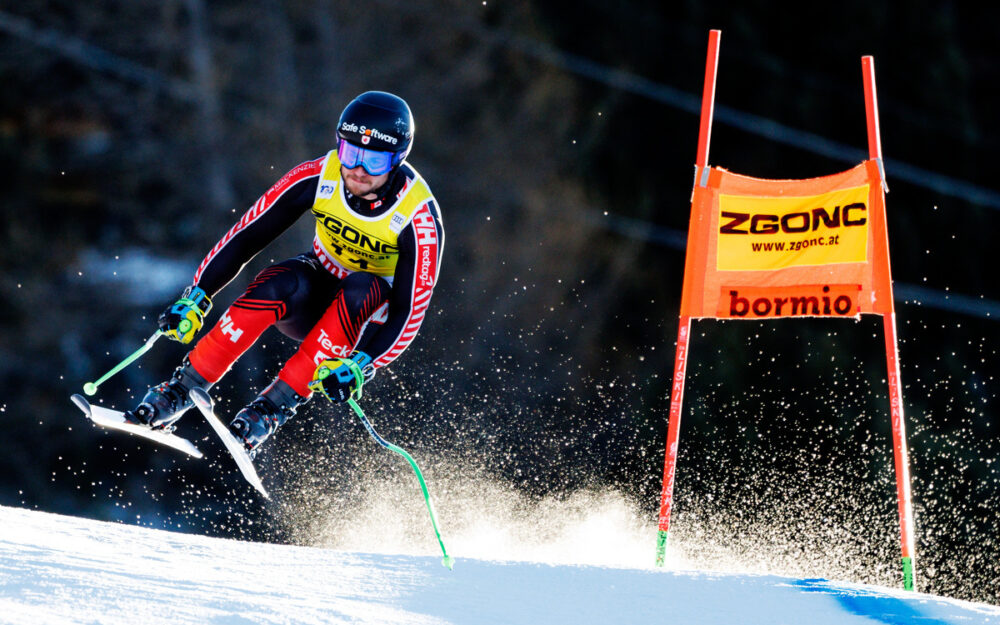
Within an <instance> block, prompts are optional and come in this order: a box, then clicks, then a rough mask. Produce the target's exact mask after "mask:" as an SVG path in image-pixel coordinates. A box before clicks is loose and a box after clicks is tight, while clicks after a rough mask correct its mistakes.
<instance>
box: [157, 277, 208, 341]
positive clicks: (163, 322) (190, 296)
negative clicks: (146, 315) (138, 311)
mask: <svg viewBox="0 0 1000 625" xmlns="http://www.w3.org/2000/svg"><path fill="white" fill-rule="evenodd" d="M210 310H212V300H210V299H209V298H208V294H207V293H205V291H203V290H202V289H201V288H199V287H196V286H189V287H188V288H186V289H184V294H183V295H181V298H180V299H179V300H177V301H176V302H174V303H173V304H171V305H170V306H168V307H167V309H166V310H164V311H163V312H162V313H160V317H159V319H158V320H157V323H158V324H159V326H160V332H162V333H163V334H165V335H167V337H168V338H170V339H172V340H174V341H179V342H181V343H184V344H185V345H186V344H188V343H190V342H191V340H192V339H193V338H194V335H195V334H197V333H198V330H200V329H201V325H202V322H203V320H204V319H205V315H207V314H208V311H210Z"/></svg>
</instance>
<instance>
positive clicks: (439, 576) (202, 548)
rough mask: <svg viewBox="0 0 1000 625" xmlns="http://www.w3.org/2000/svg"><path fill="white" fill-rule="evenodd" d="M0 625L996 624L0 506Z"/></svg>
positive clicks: (985, 610) (962, 609)
mask: <svg viewBox="0 0 1000 625" xmlns="http://www.w3.org/2000/svg"><path fill="white" fill-rule="evenodd" d="M0 528H2V532H0V623H17V624H26V625H27V624H30V625H46V624H53V625H55V624H59V625H63V624H72V623H86V624H88V625H90V624H101V625H105V624H108V625H111V624H117V623H121V624H127V625H139V624H146V623H150V624H157V623H164V624H166V623H169V624H172V625H180V624H184V623H199V624H202V623H207V624H213V625H246V624H251V623H253V624H258V623H263V624H270V623H275V624H278V623H280V624H291V623H378V624H394V625H408V624H414V625H416V624H431V623H434V624H443V623H462V624H465V623H469V624H477V625H479V624H489V623H503V624H515V623H540V624H541V623H545V624H548V623H573V624H574V625H586V624H590V623H602V624H604V623H637V624H639V623H642V624H655V623H671V624H672V625H674V624H689V623H690V624H727V625H728V624H731V623H741V624H754V623H760V624H768V625H776V624H783V623H789V624H791V623H796V624H798V623H809V624H811V625H826V624H830V625H833V624H836V625H850V624H853V623H868V624H871V623H921V624H923V623H926V624H941V623H955V624H976V623H1000V608H998V607H993V606H987V605H982V604H974V603H968V602H962V601H957V600H952V599H944V598H940V597H933V596H930V595H924V594H916V593H907V592H904V591H902V590H892V589H887V588H878V587H873V586H863V585H858V584H846V583H837V582H829V581H826V580H821V579H794V578H787V577H778V576H773V575H738V574H728V573H727V574H722V573H710V572H699V571H671V570H658V569H653V568H650V569H628V568H614V567H601V566H574V565H565V564H563V565H554V564H544V563H537V562H533V563H529V562H516V561H488V560H478V559H471V558H463V557H462V554H461V553H457V554H455V555H456V556H457V563H456V565H455V568H454V570H452V571H449V570H447V569H446V568H444V567H442V566H441V562H440V557H432V556H413V555H392V554H372V553H359V552H347V551H335V550H329V549H317V548H311V547H297V546H285V545H273V544H260V543H247V542H239V541H235V540H223V539H218V538H208V537H204V536H194V535H188V534H180V533H172V532H166V531H163V530H154V529H147V528H141V527H136V526H131V525H122V524H114V523H105V522H100V521H92V520H87V519H79V518H75V517H66V516H59V515H54V514H49V513H43V512H37V511H29V510H23V509H17V508H6V507H0Z"/></svg>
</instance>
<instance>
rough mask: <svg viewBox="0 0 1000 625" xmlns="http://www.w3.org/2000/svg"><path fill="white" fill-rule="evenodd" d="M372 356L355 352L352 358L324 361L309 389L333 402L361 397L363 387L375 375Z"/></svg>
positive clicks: (317, 369)
mask: <svg viewBox="0 0 1000 625" xmlns="http://www.w3.org/2000/svg"><path fill="white" fill-rule="evenodd" d="M371 364H372V359H371V356H369V355H368V354H366V353H364V352H354V355H353V356H351V357H350V358H333V359H330V360H324V361H323V362H321V363H319V366H318V367H316V372H315V373H314V374H313V379H312V382H310V383H309V389H310V390H312V391H314V392H317V393H320V394H322V395H323V396H324V397H326V398H327V399H329V400H330V401H332V402H343V401H347V400H348V399H350V398H351V397H361V386H362V385H363V384H364V383H365V382H366V381H368V380H370V379H371V378H372V377H373V376H374V375H375V369H374V367H372V366H371Z"/></svg>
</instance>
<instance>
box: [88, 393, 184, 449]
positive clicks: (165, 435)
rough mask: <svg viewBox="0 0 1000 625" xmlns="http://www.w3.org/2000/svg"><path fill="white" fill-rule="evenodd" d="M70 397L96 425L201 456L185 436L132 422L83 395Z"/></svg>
mask: <svg viewBox="0 0 1000 625" xmlns="http://www.w3.org/2000/svg"><path fill="white" fill-rule="evenodd" d="M70 399H71V400H72V401H73V403H74V404H76V407H77V408H79V409H80V410H81V411H83V414H85V415H86V416H87V418H88V419H90V420H91V421H92V422H93V423H94V424H96V425H99V426H101V427H103V428H110V429H113V430H119V431H121V432H128V433H129V434H135V435H136V436H140V437H142V438H145V439H146V440H150V441H153V442H154V443H158V444H160V445H165V446H167V447H172V448H174V449H176V450H178V451H182V452H184V453H186V454H187V455H189V456H193V457H195V458H201V457H203V454H202V453H201V451H199V450H198V448H197V447H195V446H194V443H192V442H191V441H189V440H188V439H186V438H181V437H180V436H177V435H176V434H171V433H170V432H167V431H165V430H154V429H152V428H150V427H147V426H145V425H139V424H136V423H132V422H130V421H128V420H127V419H126V418H125V413H124V412H121V411H118V410H112V409H110V408H105V407H104V406H93V405H91V404H90V402H89V401H87V400H86V398H84V397H83V395H73V396H71V397H70Z"/></svg>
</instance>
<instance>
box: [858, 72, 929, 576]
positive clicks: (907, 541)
mask: <svg viewBox="0 0 1000 625" xmlns="http://www.w3.org/2000/svg"><path fill="white" fill-rule="evenodd" d="M861 69H862V72H863V74H864V85H865V114H866V117H867V120H868V156H869V158H872V159H874V160H875V161H876V162H877V163H878V170H879V175H880V176H881V179H882V190H881V191H880V192H882V193H884V189H885V168H884V167H883V163H882V140H881V138H880V135H879V122H878V97H877V95H876V93H875V66H874V60H873V59H872V57H870V56H865V57H862V58H861ZM884 251H885V263H886V274H885V276H886V279H887V280H888V285H887V288H886V291H887V293H886V294H887V295H888V298H889V311H888V312H887V313H885V314H883V315H882V324H883V328H884V335H885V360H886V367H887V368H888V374H889V405H890V411H891V417H892V443H893V445H892V447H893V456H894V458H895V464H896V500H897V504H898V507H899V532H900V543H901V545H902V566H903V588H905V589H906V590H915V589H916V569H915V564H914V536H915V531H914V524H913V504H912V500H911V497H910V463H909V453H908V452H907V449H906V424H905V423H904V421H903V393H902V390H901V388H900V378H899V345H898V341H897V340H896V312H895V304H894V303H893V300H892V282H891V279H889V276H890V275H891V274H890V273H889V268H888V263H889V248H888V241H886V244H885V250H884Z"/></svg>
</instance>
